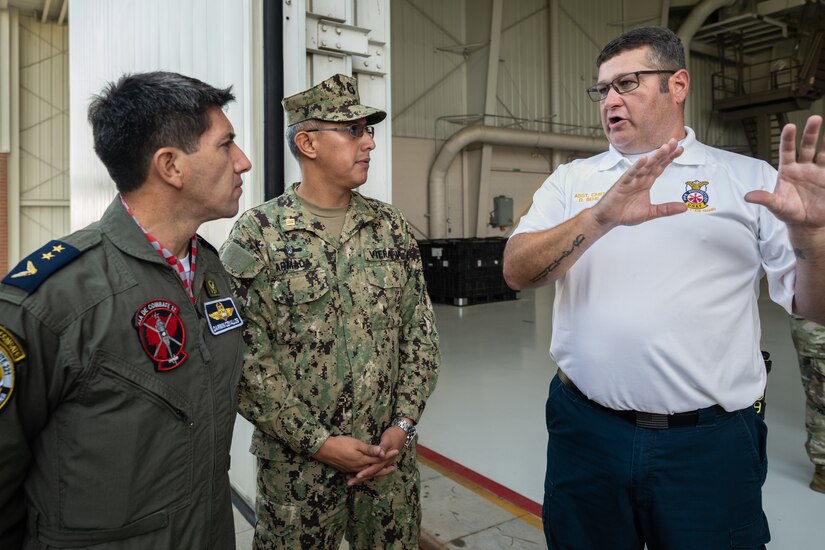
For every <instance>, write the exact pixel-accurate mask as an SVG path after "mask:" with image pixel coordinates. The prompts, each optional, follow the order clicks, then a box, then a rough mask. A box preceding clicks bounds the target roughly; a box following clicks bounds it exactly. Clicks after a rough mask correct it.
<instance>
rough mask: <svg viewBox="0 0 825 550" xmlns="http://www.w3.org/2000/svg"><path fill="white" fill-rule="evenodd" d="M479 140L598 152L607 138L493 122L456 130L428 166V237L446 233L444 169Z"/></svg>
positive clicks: (436, 236) (502, 143)
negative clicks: (548, 131)
mask: <svg viewBox="0 0 825 550" xmlns="http://www.w3.org/2000/svg"><path fill="white" fill-rule="evenodd" d="M479 142H480V143H489V144H491V145H507V146H510V147H537V148H542V149H561V150H564V151H584V152H588V153H601V152H603V151H606V150H607V147H608V143H607V140H606V139H604V138H589V137H584V136H570V135H565V134H546V133H539V132H532V131H529V130H514V129H512V128H496V127H493V126H468V127H467V128H464V129H463V130H460V131H458V132H456V133H455V134H453V135H452V136H451V137H450V139H448V140H447V141H445V142H444V144H443V145H442V146H441V149H440V150H439V151H438V155H436V157H435V160H434V161H433V164H432V166H431V167H430V179H429V188H428V193H429V207H430V208H429V209H430V218H429V221H428V227H429V238H431V239H443V238H445V237H446V236H447V207H446V204H447V171H448V170H449V169H450V165H451V164H452V163H453V160H455V157H456V155H458V153H460V152H461V150H462V149H464V148H465V147H467V146H468V145H469V144H471V143H479Z"/></svg>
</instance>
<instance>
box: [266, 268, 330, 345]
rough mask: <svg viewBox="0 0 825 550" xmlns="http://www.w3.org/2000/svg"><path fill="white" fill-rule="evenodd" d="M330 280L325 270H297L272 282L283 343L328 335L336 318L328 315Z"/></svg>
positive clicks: (280, 340)
mask: <svg viewBox="0 0 825 550" xmlns="http://www.w3.org/2000/svg"><path fill="white" fill-rule="evenodd" d="M328 293H329V283H328V282H327V277H326V272H325V271H324V270H323V269H311V270H307V271H300V272H293V273H290V274H289V275H288V276H284V277H281V278H278V279H275V280H274V281H273V282H272V300H273V302H274V309H275V311H274V313H275V323H276V325H277V330H276V331H275V339H276V341H277V342H278V343H279V344H286V343H290V342H312V341H318V340H324V339H326V338H328V337H329V336H328V335H329V334H331V332H332V319H331V317H330V316H329V315H325V314H324V310H325V307H326V304H327V302H328V300H325V299H324V297H325V296H326V295H327V294H328Z"/></svg>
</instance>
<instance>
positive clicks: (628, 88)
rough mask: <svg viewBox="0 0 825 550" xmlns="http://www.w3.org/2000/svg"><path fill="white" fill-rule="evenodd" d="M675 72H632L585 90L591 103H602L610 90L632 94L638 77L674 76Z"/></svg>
mask: <svg viewBox="0 0 825 550" xmlns="http://www.w3.org/2000/svg"><path fill="white" fill-rule="evenodd" d="M675 72H676V71H670V70H656V71H634V72H632V73H627V74H623V75H619V76H617V77H616V78H614V79H613V82H609V83H607V84H605V83H599V84H594V85H593V86H590V87H589V88H588V89H587V95H588V96H590V99H591V101H602V100H603V99H604V98H606V97H607V94H608V93H610V88H613V89H614V90H616V93H619V94H626V93H627V92H632V91H633V90H635V89H636V88H638V87H639V75H643V74H674V73H675Z"/></svg>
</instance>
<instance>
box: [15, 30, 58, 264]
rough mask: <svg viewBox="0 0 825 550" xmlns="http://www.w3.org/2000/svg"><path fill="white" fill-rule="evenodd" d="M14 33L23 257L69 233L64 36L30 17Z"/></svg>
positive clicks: (21, 248) (21, 249)
mask: <svg viewBox="0 0 825 550" xmlns="http://www.w3.org/2000/svg"><path fill="white" fill-rule="evenodd" d="M19 33H20V35H19V36H20V49H19V51H20V142H19V143H20V235H19V239H20V255H21V257H22V256H25V255H26V254H28V253H29V252H32V251H33V250H36V249H37V248H39V247H40V246H41V245H42V244H43V243H44V242H46V241H48V240H50V239H53V238H56V237H60V236H62V235H64V234H66V233H67V232H68V231H69V141H68V139H69V112H68V109H69V88H68V85H69V78H68V73H69V56H68V52H67V50H68V42H69V33H68V29H67V28H66V27H65V26H63V25H52V24H43V23H41V22H39V21H37V20H36V19H33V18H31V17H20V26H19ZM10 237H11V238H15V235H11V236H10Z"/></svg>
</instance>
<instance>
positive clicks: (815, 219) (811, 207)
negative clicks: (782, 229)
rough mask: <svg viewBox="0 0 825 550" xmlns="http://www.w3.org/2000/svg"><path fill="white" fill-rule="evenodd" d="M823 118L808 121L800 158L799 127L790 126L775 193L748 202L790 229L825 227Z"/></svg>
mask: <svg viewBox="0 0 825 550" xmlns="http://www.w3.org/2000/svg"><path fill="white" fill-rule="evenodd" d="M821 127H822V117H820V116H818V115H814V116H811V117H810V118H808V121H807V123H806V124H805V130H804V131H803V132H802V140H801V141H800V143H799V155H798V157H797V151H796V126H794V125H793V124H786V125H785V127H784V128H782V136H781V137H780V141H779V175H778V176H777V178H776V188H775V189H774V191H773V193H771V192H768V191H751V192H750V193H748V194H746V195H745V200H746V201H748V202H751V203H754V204H761V205H762V206H764V207H765V208H767V209H768V210H770V211H771V212H772V213H773V215H774V216H776V217H777V218H778V219H780V220H782V221H783V222H785V223H786V224H788V225H798V226H802V227H807V228H811V229H813V228H822V227H825V140H823V143H821V144H820V145H819V151H817V141H818V138H819V130H820V128H821Z"/></svg>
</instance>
